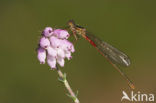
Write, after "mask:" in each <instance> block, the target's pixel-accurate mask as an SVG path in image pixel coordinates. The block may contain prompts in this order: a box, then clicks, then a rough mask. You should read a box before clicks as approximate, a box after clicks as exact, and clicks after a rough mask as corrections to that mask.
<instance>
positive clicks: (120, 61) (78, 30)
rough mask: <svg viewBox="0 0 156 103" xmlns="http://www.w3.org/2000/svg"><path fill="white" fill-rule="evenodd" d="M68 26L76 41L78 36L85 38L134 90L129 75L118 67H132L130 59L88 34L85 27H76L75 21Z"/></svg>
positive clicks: (69, 22)
mask: <svg viewBox="0 0 156 103" xmlns="http://www.w3.org/2000/svg"><path fill="white" fill-rule="evenodd" d="M68 26H69V29H70V31H72V33H73V35H74V37H75V39H76V40H77V36H78V35H79V36H82V37H83V38H85V39H86V40H87V41H88V42H89V43H90V44H91V45H92V46H93V47H95V48H96V49H97V51H98V52H99V53H100V54H101V55H102V56H104V57H105V58H106V59H107V61H108V62H109V63H110V64H111V65H112V66H113V67H114V68H115V69H116V70H117V71H118V72H119V73H120V74H121V75H122V76H123V77H124V79H126V80H127V82H128V84H129V86H130V87H131V88H132V89H134V88H135V86H134V85H133V83H132V82H131V81H130V80H129V78H128V77H127V75H126V74H125V73H124V72H122V71H121V69H119V67H118V66H117V65H121V66H126V67H128V66H129V65H130V59H129V57H128V56H127V55H126V54H124V53H123V52H121V51H119V50H118V49H116V48H114V47H113V46H111V45H110V44H108V43H106V42H104V41H102V40H101V39H99V38H97V37H96V36H94V35H92V34H90V33H88V32H87V31H86V29H85V28H84V27H81V26H79V25H76V24H75V22H74V21H73V20H70V21H68Z"/></svg>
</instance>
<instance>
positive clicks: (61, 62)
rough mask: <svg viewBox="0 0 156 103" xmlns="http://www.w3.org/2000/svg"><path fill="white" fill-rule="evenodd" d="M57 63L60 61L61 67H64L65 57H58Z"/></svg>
mask: <svg viewBox="0 0 156 103" xmlns="http://www.w3.org/2000/svg"><path fill="white" fill-rule="evenodd" d="M57 63H58V64H59V65H60V66H61V67H64V58H61V57H57Z"/></svg>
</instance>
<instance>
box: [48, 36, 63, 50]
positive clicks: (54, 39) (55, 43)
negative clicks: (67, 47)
mask: <svg viewBox="0 0 156 103" xmlns="http://www.w3.org/2000/svg"><path fill="white" fill-rule="evenodd" d="M60 42H61V40H60V39H58V38H57V37H55V36H51V37H50V43H51V46H52V47H54V48H59V47H60Z"/></svg>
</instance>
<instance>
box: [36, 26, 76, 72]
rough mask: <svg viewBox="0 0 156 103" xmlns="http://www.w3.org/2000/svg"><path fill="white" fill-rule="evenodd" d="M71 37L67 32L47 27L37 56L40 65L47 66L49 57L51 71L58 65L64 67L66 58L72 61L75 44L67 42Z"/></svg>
mask: <svg viewBox="0 0 156 103" xmlns="http://www.w3.org/2000/svg"><path fill="white" fill-rule="evenodd" d="M69 36H70V35H69V33H68V32H67V31H66V30H62V29H56V30H54V31H53V30H52V28H51V27H46V28H45V29H44V31H43V36H42V37H41V39H40V43H39V49H38V54H37V57H38V60H39V61H40V63H41V64H45V60H46V57H47V64H48V65H49V66H50V68H51V69H54V68H56V64H57V63H58V64H59V65H60V66H61V67H64V64H65V58H67V59H68V60H70V59H71V58H72V56H71V53H73V52H74V51H75V49H74V46H73V44H72V43H71V42H69V41H68V40H67V39H68V37H69Z"/></svg>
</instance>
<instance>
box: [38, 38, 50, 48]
mask: <svg viewBox="0 0 156 103" xmlns="http://www.w3.org/2000/svg"><path fill="white" fill-rule="evenodd" d="M49 45H50V41H49V39H48V38H46V37H42V38H41V39H40V46H41V47H42V48H47V47H48V46H49Z"/></svg>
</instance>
